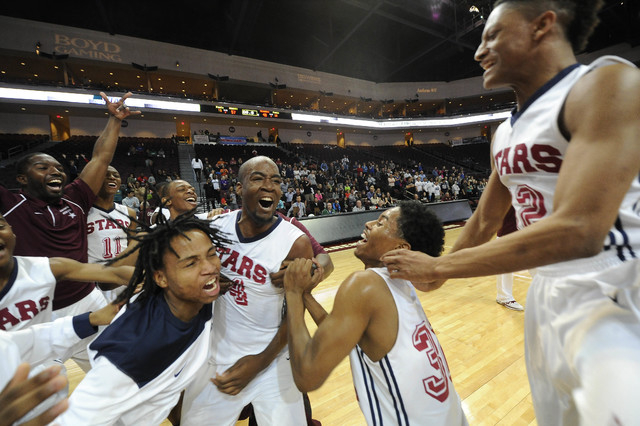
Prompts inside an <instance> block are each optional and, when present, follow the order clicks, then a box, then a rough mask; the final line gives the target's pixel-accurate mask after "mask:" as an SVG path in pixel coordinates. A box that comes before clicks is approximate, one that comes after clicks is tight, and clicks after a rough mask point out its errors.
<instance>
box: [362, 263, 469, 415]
mask: <svg viewBox="0 0 640 426" xmlns="http://www.w3.org/2000/svg"><path fill="white" fill-rule="evenodd" d="M371 270H372V271H374V272H376V273H377V274H378V275H380V276H381V277H382V278H383V279H384V280H385V282H386V283H387V286H388V287H389V290H390V291H391V294H392V295H393V299H394V301H395V304H396V308H397V311H398V336H397V338H396V342H395V344H394V345H393V348H391V350H390V351H389V353H387V355H385V356H384V358H382V359H381V360H380V361H378V362H373V361H371V359H369V357H368V356H367V355H366V354H365V353H364V352H363V351H362V349H361V348H360V347H359V346H356V347H355V348H354V349H353V350H352V351H351V354H350V355H349V360H350V362H351V374H352V376H353V383H354V385H355V388H356V393H357V396H358V404H360V409H361V410H362V413H363V414H364V417H365V419H366V420H367V424H368V425H398V426H405V425H447V426H449V425H466V424H467V420H466V417H465V415H464V412H463V411H462V406H461V402H460V397H459V396H458V393H457V392H456V390H455V389H454V388H453V383H452V381H451V373H450V372H449V366H448V365H447V360H446V359H445V356H444V353H443V352H442V348H441V347H440V343H439V342H438V339H437V337H436V335H435V333H434V332H433V329H432V328H431V324H430V323H429V320H428V319H427V316H426V315H425V313H424V310H423V309H422V305H421V304H420V300H419V299H418V296H417V295H416V292H415V289H414V288H413V285H411V283H410V282H409V281H406V280H400V279H392V278H390V277H389V273H388V271H387V269H386V268H371Z"/></svg>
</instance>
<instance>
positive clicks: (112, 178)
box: [98, 166, 122, 199]
mask: <svg viewBox="0 0 640 426" xmlns="http://www.w3.org/2000/svg"><path fill="white" fill-rule="evenodd" d="M120 185H122V178H121V177H120V173H118V171H117V170H116V168H115V167H113V166H109V167H107V174H106V175H105V177H104V182H102V187H101V188H100V191H99V192H98V197H99V198H104V199H108V198H111V197H113V196H114V195H115V194H116V192H118V190H119V189H120Z"/></svg>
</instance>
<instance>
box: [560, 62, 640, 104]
mask: <svg viewBox="0 0 640 426" xmlns="http://www.w3.org/2000/svg"><path fill="white" fill-rule="evenodd" d="M639 92H640V69H638V68H637V67H635V66H634V65H633V64H631V63H629V62H626V61H614V60H602V61H599V63H598V64H595V65H592V66H591V69H590V70H589V72H587V73H586V74H585V75H584V76H582V77H581V78H580V79H579V80H578V81H577V82H576V84H575V85H574V87H573V88H572V90H571V94H570V96H571V97H573V98H574V99H575V100H578V101H581V100H589V99H594V100H596V99H597V100H599V101H601V100H602V99H611V98H617V97H622V98H625V97H635V96H637V94H638V93H639Z"/></svg>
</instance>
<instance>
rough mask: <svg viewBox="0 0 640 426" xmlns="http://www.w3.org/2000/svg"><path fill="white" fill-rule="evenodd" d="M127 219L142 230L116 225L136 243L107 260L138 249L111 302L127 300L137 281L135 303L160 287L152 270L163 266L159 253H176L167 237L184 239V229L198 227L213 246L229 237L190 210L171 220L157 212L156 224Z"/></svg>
mask: <svg viewBox="0 0 640 426" xmlns="http://www.w3.org/2000/svg"><path fill="white" fill-rule="evenodd" d="M130 219H131V220H133V221H135V222H136V223H137V224H138V225H139V227H141V228H142V231H144V232H142V233H136V232H134V231H132V230H130V229H128V228H125V227H124V226H122V225H119V227H120V228H121V229H122V230H124V231H125V232H126V233H127V237H128V238H129V239H130V240H135V241H137V242H138V245H137V246H136V247H135V249H134V250H133V251H130V252H128V253H126V254H125V255H124V256H122V257H119V258H116V259H113V260H111V261H109V262H107V264H112V263H114V262H116V261H118V260H120V259H122V258H124V257H127V256H130V255H131V254H132V253H134V252H135V251H138V258H137V259H136V265H135V269H134V271H133V275H132V276H131V280H130V281H129V284H127V287H126V288H125V289H124V291H123V292H122V293H120V295H119V296H118V297H117V299H116V300H115V302H114V303H121V302H127V303H129V299H131V297H132V296H133V295H134V294H135V291H136V289H137V287H138V284H139V283H142V292H141V293H140V296H138V298H137V299H136V301H135V302H136V303H137V302H140V303H142V302H144V301H145V300H147V299H149V297H150V296H152V295H154V294H157V293H160V292H161V291H162V288H160V287H158V286H157V285H156V283H155V281H154V279H153V274H154V272H155V271H158V270H160V269H162V267H163V266H164V264H163V261H164V257H163V255H164V253H165V251H167V250H169V251H171V252H172V253H174V254H176V252H175V251H174V250H173V248H172V247H171V241H172V240H173V238H174V237H177V236H179V235H182V236H183V237H185V238H187V239H188V237H187V235H186V233H187V232H188V231H192V230H199V231H202V232H203V233H204V234H205V235H207V236H208V237H209V239H210V240H211V243H212V244H213V245H214V246H216V247H217V248H220V247H225V246H227V245H229V244H230V241H229V240H228V239H227V238H226V237H225V236H224V235H225V234H224V233H222V232H221V231H219V230H218V229H217V228H215V227H212V226H211V221H208V220H202V219H198V218H196V217H195V216H194V212H193V211H191V212H187V213H183V214H181V215H179V216H178V217H176V218H175V219H173V220H165V218H164V215H162V214H160V215H159V218H158V222H159V223H158V224H157V225H156V226H149V225H146V224H145V223H144V222H142V221H140V220H137V219H135V218H130ZM116 224H117V223H116Z"/></svg>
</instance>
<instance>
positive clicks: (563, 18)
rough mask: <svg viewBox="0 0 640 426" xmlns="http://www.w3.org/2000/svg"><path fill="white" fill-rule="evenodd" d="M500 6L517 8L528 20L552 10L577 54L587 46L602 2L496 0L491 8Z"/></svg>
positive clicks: (585, 0)
mask: <svg viewBox="0 0 640 426" xmlns="http://www.w3.org/2000/svg"><path fill="white" fill-rule="evenodd" d="M501 4H506V5H507V7H509V6H518V10H520V11H521V12H522V13H523V14H524V16H526V17H527V18H528V19H533V18H535V17H536V16H538V15H540V14H541V13H543V12H544V11H546V10H553V11H554V12H555V13H556V14H557V15H558V23H559V24H560V26H561V27H562V29H563V31H564V34H565V36H566V38H567V40H569V42H570V43H571V47H572V48H573V51H574V52H575V53H579V52H581V51H582V50H584V48H585V47H586V46H587V41H588V40H589V37H591V34H593V31H594V30H595V28H596V26H597V25H598V23H599V22H600V20H599V19H598V12H599V11H600V9H601V8H602V6H603V5H604V0H580V1H576V0H497V1H496V2H495V3H494V4H493V7H494V8H495V7H498V6H499V5H501Z"/></svg>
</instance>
